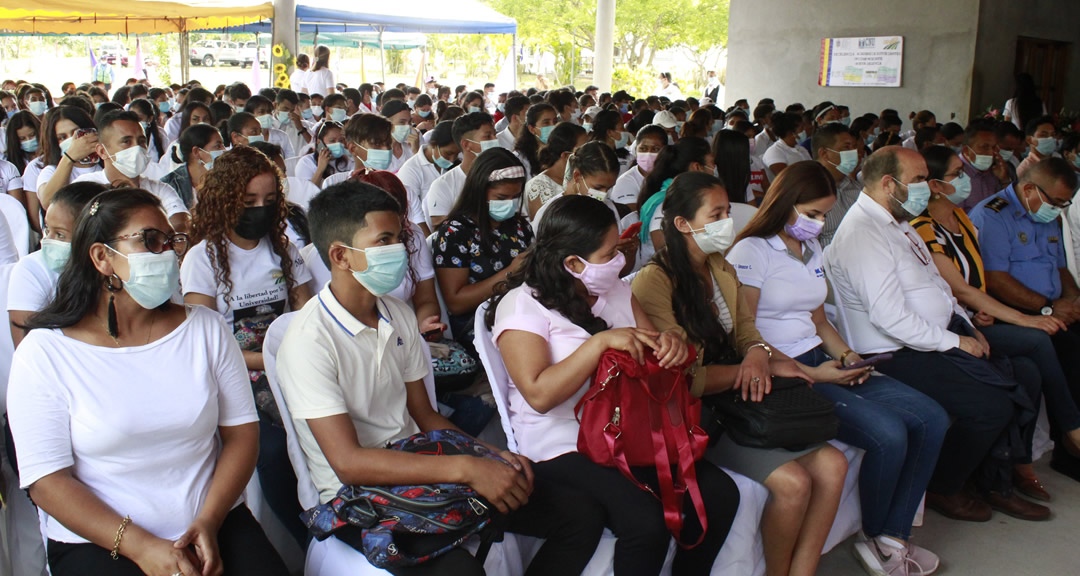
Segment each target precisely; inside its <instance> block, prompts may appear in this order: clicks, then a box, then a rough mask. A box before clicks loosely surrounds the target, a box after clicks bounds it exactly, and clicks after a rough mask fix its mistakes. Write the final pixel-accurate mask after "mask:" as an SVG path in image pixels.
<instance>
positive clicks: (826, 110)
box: [814, 106, 836, 120]
mask: <svg viewBox="0 0 1080 576" xmlns="http://www.w3.org/2000/svg"><path fill="white" fill-rule="evenodd" d="M833 108H836V106H826V107H824V108H822V109H821V112H818V113H817V116H814V120H818V119H820V118H821V116H822V115H823V114H825V113H826V112H828V111H829V110H832V109H833Z"/></svg>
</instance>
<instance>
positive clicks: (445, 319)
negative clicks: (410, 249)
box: [427, 232, 454, 339]
mask: <svg viewBox="0 0 1080 576" xmlns="http://www.w3.org/2000/svg"><path fill="white" fill-rule="evenodd" d="M438 235H439V233H438V232H432V233H431V234H429V235H428V237H427V243H428V248H430V249H431V252H432V254H434V253H435V237H436V236H438ZM435 297H436V298H438V300H439V310H440V314H441V318H439V321H440V322H442V323H443V325H445V326H446V337H447V338H450V339H453V337H454V331H453V330H452V329H451V328H450V313H449V312H447V309H446V300H444V299H443V295H442V288H440V287H439V277H438V276H436V277H435Z"/></svg>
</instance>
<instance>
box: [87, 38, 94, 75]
mask: <svg viewBox="0 0 1080 576" xmlns="http://www.w3.org/2000/svg"><path fill="white" fill-rule="evenodd" d="M86 51H87V52H89V53H90V69H91V70H92V69H94V68H97V56H95V55H94V47H93V46H91V45H90V39H89V38H87V39H86Z"/></svg>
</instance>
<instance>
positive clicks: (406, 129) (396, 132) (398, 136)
mask: <svg viewBox="0 0 1080 576" xmlns="http://www.w3.org/2000/svg"><path fill="white" fill-rule="evenodd" d="M410 132H412V127H410V126H409V125H408V124H398V125H396V126H394V128H393V130H391V131H390V135H391V136H392V137H393V138H394V140H397V142H398V143H400V144H404V143H405V141H406V140H408V139H409V133H410Z"/></svg>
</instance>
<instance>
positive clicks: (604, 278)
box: [563, 252, 626, 296]
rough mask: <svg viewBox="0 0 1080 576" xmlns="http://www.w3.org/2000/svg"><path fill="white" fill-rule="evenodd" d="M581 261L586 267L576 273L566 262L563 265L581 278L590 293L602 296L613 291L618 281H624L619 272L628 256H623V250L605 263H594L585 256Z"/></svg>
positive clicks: (573, 274) (571, 273) (575, 276)
mask: <svg viewBox="0 0 1080 576" xmlns="http://www.w3.org/2000/svg"><path fill="white" fill-rule="evenodd" d="M579 258H580V257H579ZM581 263H582V264H584V265H585V269H584V270H582V271H581V272H580V273H575V272H574V271H573V270H571V269H570V267H569V266H566V265H565V264H564V265H563V266H564V267H565V268H566V271H567V272H569V273H570V275H571V276H573V277H574V278H577V279H578V280H581V283H582V284H584V285H585V289H586V290H588V292H589V294H591V295H593V296H602V295H604V294H607V293H608V292H609V291H611V289H612V288H613V287H614V286H615V283H616V282H622V280H621V279H620V278H619V274H620V273H621V272H622V269H623V266H625V265H626V257H625V256H623V253H622V252H618V253H616V254H615V257H614V258H612V259H611V260H608V261H607V262H605V263H603V264H592V263H590V262H588V261H587V260H585V259H584V258H581Z"/></svg>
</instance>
